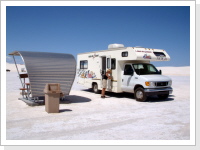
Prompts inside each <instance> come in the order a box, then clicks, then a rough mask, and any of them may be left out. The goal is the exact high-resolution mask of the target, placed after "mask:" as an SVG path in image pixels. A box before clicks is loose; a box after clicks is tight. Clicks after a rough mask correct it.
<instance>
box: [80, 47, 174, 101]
mask: <svg viewBox="0 0 200 150" xmlns="http://www.w3.org/2000/svg"><path fill="white" fill-rule="evenodd" d="M169 60H170V56H169V55H168V54H167V52H166V51H165V50H161V49H151V48H143V47H124V45H123V44H110V45H109V46H108V49H107V50H101V51H94V52H87V53H82V54H78V57H77V76H78V83H79V84H82V85H84V86H85V87H88V88H92V89H93V91H94V92H95V93H99V91H100V90H101V89H102V87H101V85H102V84H101V82H102V75H103V74H105V72H106V70H107V69H111V70H112V80H111V82H109V83H110V84H108V88H107V91H110V92H116V93H121V92H129V93H134V95H135V99H136V100H137V101H146V99H147V96H150V95H157V96H158V97H159V98H161V99H166V98H168V96H169V94H171V93H172V91H173V90H172V88H171V85H172V80H171V79H170V78H169V77H167V76H163V75H161V70H160V71H158V70H157V69H156V67H155V66H154V65H152V64H150V62H151V61H169Z"/></svg>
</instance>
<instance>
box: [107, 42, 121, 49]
mask: <svg viewBox="0 0 200 150" xmlns="http://www.w3.org/2000/svg"><path fill="white" fill-rule="evenodd" d="M113 48H124V45H123V44H116V43H115V44H109V45H108V49H113Z"/></svg>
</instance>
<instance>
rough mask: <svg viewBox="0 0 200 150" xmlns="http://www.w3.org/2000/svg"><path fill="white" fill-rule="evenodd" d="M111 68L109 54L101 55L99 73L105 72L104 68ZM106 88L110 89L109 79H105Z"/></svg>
mask: <svg viewBox="0 0 200 150" xmlns="http://www.w3.org/2000/svg"><path fill="white" fill-rule="evenodd" d="M107 69H111V57H110V56H102V57H101V75H102V76H103V75H105V74H106V70H107ZM107 81H108V82H107V87H108V88H107V89H109V90H110V89H111V84H112V83H111V80H107Z"/></svg>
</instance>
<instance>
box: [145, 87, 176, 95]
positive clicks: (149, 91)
mask: <svg viewBox="0 0 200 150" xmlns="http://www.w3.org/2000/svg"><path fill="white" fill-rule="evenodd" d="M144 92H145V93H146V95H147V96H149V95H159V94H172V92H173V89H172V88H171V87H167V88H153V89H144Z"/></svg>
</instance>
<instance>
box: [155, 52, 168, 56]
mask: <svg viewBox="0 0 200 150" xmlns="http://www.w3.org/2000/svg"><path fill="white" fill-rule="evenodd" d="M153 53H154V54H155V55H156V56H163V57H165V54H164V53H163V52H153Z"/></svg>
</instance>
